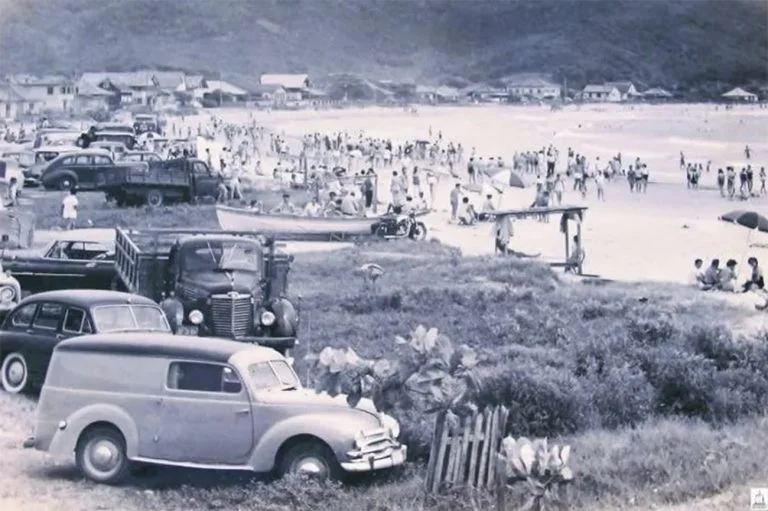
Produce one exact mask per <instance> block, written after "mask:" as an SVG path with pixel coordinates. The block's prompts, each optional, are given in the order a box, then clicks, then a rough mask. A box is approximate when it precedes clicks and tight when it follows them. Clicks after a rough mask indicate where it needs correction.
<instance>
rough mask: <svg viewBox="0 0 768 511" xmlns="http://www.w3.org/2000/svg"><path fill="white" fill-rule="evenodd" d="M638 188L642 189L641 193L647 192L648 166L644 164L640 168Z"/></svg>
mask: <svg viewBox="0 0 768 511" xmlns="http://www.w3.org/2000/svg"><path fill="white" fill-rule="evenodd" d="M640 187H641V188H642V190H643V193H646V192H647V191H648V165H646V164H645V163H643V164H642V167H640ZM638 191H640V190H638Z"/></svg>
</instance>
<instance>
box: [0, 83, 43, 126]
mask: <svg viewBox="0 0 768 511" xmlns="http://www.w3.org/2000/svg"><path fill="white" fill-rule="evenodd" d="M40 109H41V103H40V102H39V101H36V100H34V99H32V98H28V97H26V96H25V95H24V93H23V92H22V91H20V90H19V89H18V88H17V87H16V86H15V85H13V84H11V83H10V82H0V119H3V120H13V119H18V118H19V117H22V116H24V115H31V114H35V113H39V111H40Z"/></svg>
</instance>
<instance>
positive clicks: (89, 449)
mask: <svg viewBox="0 0 768 511" xmlns="http://www.w3.org/2000/svg"><path fill="white" fill-rule="evenodd" d="M75 462H76V463H77V467H78V468H79V469H80V471H81V472H82V473H83V475H84V476H85V477H86V478H87V479H90V480H91V481H95V482H97V483H103V484H118V483H120V482H121V481H123V480H124V479H125V477H126V476H127V475H128V473H129V469H130V464H129V462H128V457H127V456H126V454H125V439H124V438H123V435H122V434H121V433H120V432H119V431H118V430H117V429H115V428H113V427H96V428H93V429H89V430H86V431H85V433H83V435H82V436H81V437H80V439H79V440H78V442H77V448H76V449H75Z"/></svg>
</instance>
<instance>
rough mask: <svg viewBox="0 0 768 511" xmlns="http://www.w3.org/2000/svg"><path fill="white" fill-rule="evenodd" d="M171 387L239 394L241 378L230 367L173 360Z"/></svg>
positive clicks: (170, 374) (169, 374)
mask: <svg viewBox="0 0 768 511" xmlns="http://www.w3.org/2000/svg"><path fill="white" fill-rule="evenodd" d="M167 385H168V388H169V389H175V390H191V391H196V392H225V393H227V394H239V393H240V391H241V390H242V388H243V385H242V383H241V382H240V378H238V376H237V374H236V373H235V372H234V371H233V370H232V368H230V367H226V366H222V365H217V364H205V363H200V362H172V363H171V365H170V366H169V368H168V382H167Z"/></svg>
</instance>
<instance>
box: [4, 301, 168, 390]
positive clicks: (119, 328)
mask: <svg viewBox="0 0 768 511" xmlns="http://www.w3.org/2000/svg"><path fill="white" fill-rule="evenodd" d="M170 331H171V328H170V326H169V325H168V320H167V319H166V317H165V314H164V313H163V310H162V309H161V308H160V307H159V306H158V305H157V304H156V303H155V302H153V301H152V300H150V299H148V298H144V297H143V296H137V295H132V294H128V293H120V292H118V291H103V290H94V289H78V290H71V291H49V292H47V293H40V294H36V295H32V296H30V297H27V298H26V299H24V300H22V301H21V303H19V305H18V306H17V307H16V308H15V309H14V310H13V311H12V312H11V313H10V314H9V315H8V317H7V318H6V319H5V321H4V322H3V325H2V327H0V386H2V388H3V389H4V390H5V391H6V392H11V393H19V392H24V391H30V390H33V389H35V388H39V387H40V386H42V383H43V381H45V373H46V371H47V370H48V362H49V361H50V359H51V355H52V353H53V348H54V347H55V346H56V345H57V344H58V343H59V342H61V341H62V340H64V339H68V338H70V337H77V336H79V335H86V334H92V333H108V332H164V333H168V332H170Z"/></svg>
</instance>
